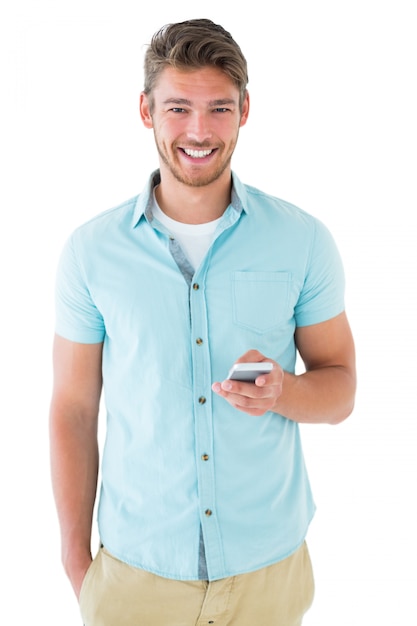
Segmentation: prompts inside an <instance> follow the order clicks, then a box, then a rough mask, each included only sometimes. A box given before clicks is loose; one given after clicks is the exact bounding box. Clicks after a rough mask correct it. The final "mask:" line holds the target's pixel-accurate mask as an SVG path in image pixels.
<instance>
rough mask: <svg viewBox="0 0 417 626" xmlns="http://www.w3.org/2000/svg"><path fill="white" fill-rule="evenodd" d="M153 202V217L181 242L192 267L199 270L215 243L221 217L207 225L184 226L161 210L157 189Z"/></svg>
mask: <svg viewBox="0 0 417 626" xmlns="http://www.w3.org/2000/svg"><path fill="white" fill-rule="evenodd" d="M153 200H154V201H153V206H152V213H153V216H154V217H155V218H156V219H157V220H158V221H159V222H161V224H163V226H165V228H166V229H167V230H168V232H169V233H170V234H171V235H172V237H174V239H176V240H177V241H178V242H179V244H180V246H181V248H182V250H183V252H184V254H185V256H186V257H187V259H188V260H189V262H190V263H191V265H192V267H193V268H194V269H197V267H198V266H199V265H200V263H201V261H202V259H203V258H204V257H205V255H206V253H207V250H208V249H209V247H210V245H211V242H212V241H213V236H214V232H215V230H216V228H217V224H218V223H219V222H220V220H221V217H219V218H218V219H217V220H213V221H212V222H206V223H205V224H184V223H183V222H177V221H176V220H173V219H172V218H171V217H168V215H166V214H165V213H164V212H163V211H162V210H161V209H160V208H159V206H158V203H157V201H156V197H155V189H154V193H153Z"/></svg>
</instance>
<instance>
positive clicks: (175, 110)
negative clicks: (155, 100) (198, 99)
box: [170, 107, 185, 113]
mask: <svg viewBox="0 0 417 626" xmlns="http://www.w3.org/2000/svg"><path fill="white" fill-rule="evenodd" d="M170 111H172V113H185V109H182V108H181V107H173V108H172V109H170Z"/></svg>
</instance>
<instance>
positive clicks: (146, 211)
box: [132, 170, 248, 228]
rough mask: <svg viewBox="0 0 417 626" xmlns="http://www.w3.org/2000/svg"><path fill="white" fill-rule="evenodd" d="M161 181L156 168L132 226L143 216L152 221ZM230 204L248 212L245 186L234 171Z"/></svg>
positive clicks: (146, 187)
mask: <svg viewBox="0 0 417 626" xmlns="http://www.w3.org/2000/svg"><path fill="white" fill-rule="evenodd" d="M160 182H161V175H160V172H159V170H155V171H154V172H152V174H151V175H150V177H149V179H148V182H147V183H146V186H145V187H144V189H143V191H142V193H141V194H139V196H138V198H137V201H136V206H135V210H134V212H133V219H132V228H135V227H136V226H137V225H138V223H139V222H140V220H141V218H142V217H143V216H145V217H146V218H147V219H148V220H149V221H151V219H152V203H153V189H154V187H155V186H156V185H159V183H160ZM230 204H231V206H232V207H233V208H234V209H235V211H237V212H238V213H241V212H242V211H244V212H245V213H248V202H247V193H246V189H245V186H244V185H243V184H242V183H241V181H240V180H239V178H238V177H237V176H236V174H235V173H234V172H232V194H231V202H230Z"/></svg>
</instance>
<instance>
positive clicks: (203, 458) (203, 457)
mask: <svg viewBox="0 0 417 626" xmlns="http://www.w3.org/2000/svg"><path fill="white" fill-rule="evenodd" d="M201 459H202V460H203V461H208V460H209V455H208V454H202V455H201Z"/></svg>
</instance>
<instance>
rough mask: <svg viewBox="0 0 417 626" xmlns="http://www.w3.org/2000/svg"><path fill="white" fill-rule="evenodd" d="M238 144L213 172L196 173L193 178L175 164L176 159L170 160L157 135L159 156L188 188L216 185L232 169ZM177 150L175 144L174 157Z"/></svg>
mask: <svg viewBox="0 0 417 626" xmlns="http://www.w3.org/2000/svg"><path fill="white" fill-rule="evenodd" d="M236 142H237V140H235V141H234V143H233V144H232V146H231V150H230V154H229V156H228V157H227V158H226V159H225V160H224V161H222V162H221V163H219V166H218V167H217V168H216V169H215V170H212V171H210V172H207V173H204V172H201V173H199V172H197V171H196V173H195V176H192V175H190V176H187V175H186V173H185V172H184V171H183V170H182V169H181V167H180V164H179V163H176V162H175V158H171V159H170V158H169V157H168V156H167V155H168V151H167V150H164V149H163V147H162V146H161V144H160V142H159V141H158V137H157V135H156V134H155V143H156V148H157V150H158V154H159V156H160V159H161V161H162V162H163V163H164V165H165V166H166V167H167V168H168V169H169V171H170V172H171V174H172V175H173V177H174V178H175V179H176V180H177V181H178V182H180V183H182V184H183V185H187V186H188V187H205V186H207V185H210V184H211V183H214V182H215V181H216V180H218V179H219V178H220V177H221V176H222V174H223V173H224V172H225V170H226V169H228V168H229V167H230V163H231V160H232V154H233V152H234V149H235V146H236ZM190 147H193V148H195V149H196V150H206V149H209V148H210V146H206V145H204V144H200V145H194V146H190ZM223 149H224V146H220V147H219V148H218V150H223ZM177 150H178V148H177V146H176V145H175V144H174V145H173V154H174V155H175V153H176V151H177ZM197 167H198V166H197Z"/></svg>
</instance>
